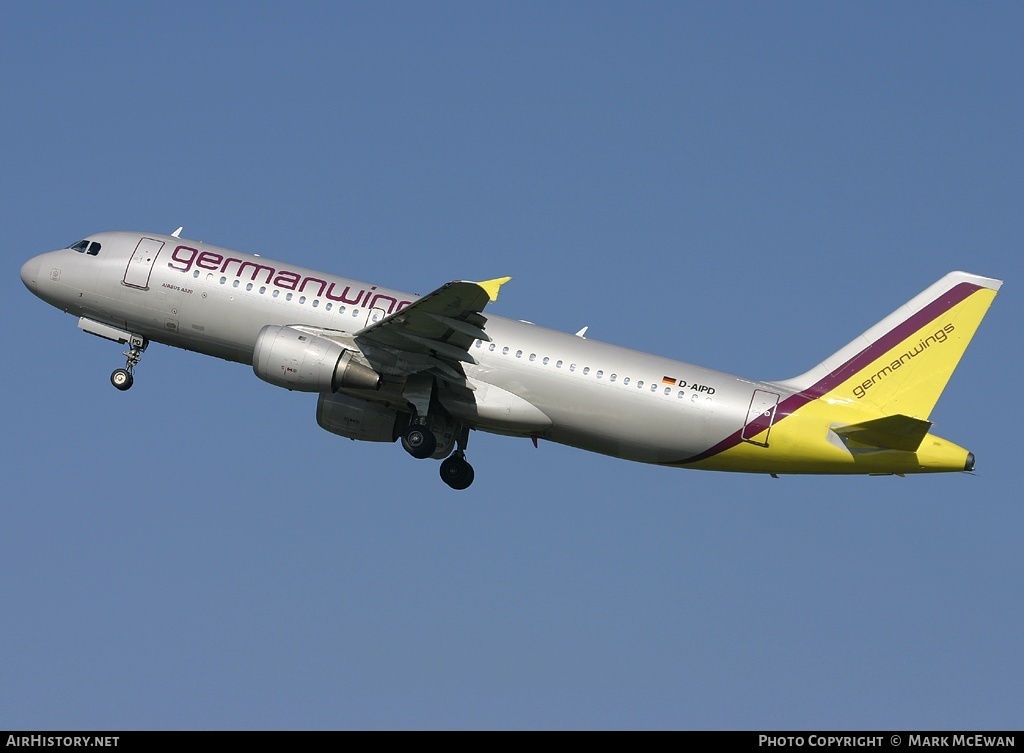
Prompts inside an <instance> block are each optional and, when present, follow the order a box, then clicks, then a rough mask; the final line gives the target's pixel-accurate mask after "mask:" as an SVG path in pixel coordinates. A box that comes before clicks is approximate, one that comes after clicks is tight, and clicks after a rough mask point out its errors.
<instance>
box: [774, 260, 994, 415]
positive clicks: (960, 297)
mask: <svg viewBox="0 0 1024 753" xmlns="http://www.w3.org/2000/svg"><path fill="white" fill-rule="evenodd" d="M1001 285H1002V282H1001V281H1000V280H993V279H990V278H988V277H980V276H978V275H972V274H968V273H967V272H950V273H949V274H948V275H946V276H945V277H943V278H942V279H941V280H939V281H938V282H936V283H935V284H934V285H932V286H931V287H929V288H928V289H927V290H925V291H924V292H923V293H921V294H920V295H918V296H916V297H914V298H913V299H912V300H911V301H909V302H908V303H906V304H904V305H903V306H901V307H900V308H899V309H897V310H896V311H895V312H893V313H892V314H890V315H889V316H887V317H886V318H885V319H883V320H882V321H881V322H879V323H878V324H876V325H875V326H874V327H872V328H871V329H869V330H868V331H867V332H865V333H864V334H863V335H861V336H860V337H858V338H857V339H856V340H854V341H853V342H851V343H850V344H849V345H847V346H846V347H845V348H843V349H842V350H840V351H839V352H837V353H835V354H834V355H832V356H830V357H829V358H827V359H825V360H824V361H823V362H822V363H821V364H819V365H818V366H816V367H815V368H813V369H811V370H810V371H808V372H807V373H805V374H802V375H800V376H798V377H796V378H794V379H790V380H787V381H785V382H783V383H782V384H783V385H784V386H786V387H789V388H791V389H796V390H798V391H801V392H807V393H809V394H810V395H811V396H814V397H827V398H829V399H836V400H843V401H845V402H851V403H855V404H859V405H862V406H864V407H867V408H870V409H871V411H872V412H877V413H879V414H881V415H894V414H901V415H904V416H910V417H913V418H917V419H927V418H928V416H929V414H930V413H931V411H932V408H934V407H935V403H936V402H937V401H938V399H939V395H941V394H942V390H943V389H944V388H945V386H946V384H947V382H949V378H950V376H951V375H952V373H953V370H954V369H955V368H956V366H957V364H958V363H959V362H960V358H961V357H962V356H963V354H964V351H965V350H966V349H967V344H968V343H969V342H970V341H971V338H972V337H973V336H974V333H975V331H977V329H978V325H979V324H980V323H981V320H982V319H983V318H984V317H985V312H987V311H988V307H989V306H990V305H991V304H992V300H993V299H994V298H995V296H996V292H997V291H998V290H999V287H1000V286H1001Z"/></svg>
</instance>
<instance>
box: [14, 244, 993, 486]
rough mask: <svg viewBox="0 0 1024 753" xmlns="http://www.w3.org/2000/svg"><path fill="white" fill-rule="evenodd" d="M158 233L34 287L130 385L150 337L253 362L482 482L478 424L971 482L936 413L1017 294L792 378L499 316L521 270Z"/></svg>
mask: <svg viewBox="0 0 1024 753" xmlns="http://www.w3.org/2000/svg"><path fill="white" fill-rule="evenodd" d="M180 232H181V229H180V228H179V230H178V231H177V232H175V233H173V234H172V235H162V234H159V233H137V232H111V233H98V234H96V235H90V236H89V237H87V238H85V239H83V240H81V241H78V242H77V243H74V244H72V245H71V246H69V247H68V248H65V249H61V250H59V251H51V252H49V253H45V254H41V255H39V256H36V257H34V258H32V259H30V260H29V261H28V262H26V263H25V265H24V266H23V267H22V268H21V279H22V280H23V281H24V283H25V285H26V286H27V287H28V289H29V290H30V291H32V293H34V294H35V295H37V296H38V297H39V298H41V299H43V300H44V301H46V302H47V303H49V304H51V305H52V306H55V307H57V308H59V309H61V310H63V311H65V312H67V313H69V314H71V315H72V316H75V317H77V318H78V326H79V328H80V329H83V330H85V331H86V332H89V333H91V334H94V335H98V336H100V337H103V338H106V339H109V340H114V341H116V342H119V343H125V344H127V345H128V350H127V351H126V352H125V356H126V358H127V362H126V364H125V367H124V368H119V369H116V370H115V371H114V372H113V374H111V377H110V379H111V382H112V383H113V385H114V386H115V387H116V388H118V389H120V390H127V389H128V388H129V387H131V386H132V383H133V381H134V372H135V367H136V366H137V365H138V363H139V360H140V359H141V357H142V353H143V351H144V350H145V349H146V347H147V346H148V345H149V343H150V342H159V343H164V344H166V345H171V346H174V347H178V348H184V349H187V350H192V351H196V352H199V353H205V354H207V355H211V356H217V357H218V358H224V359H228V360H231V361H238V362H240V363H245V364H250V365H251V366H252V368H253V371H254V372H255V373H256V376H258V377H259V378H260V379H263V380H265V381H267V382H270V383H271V384H274V385H277V386H279V387H284V388H286V389H289V390H300V391H304V392H313V393H317V395H318V399H317V407H316V419H317V422H318V423H319V424H320V426H322V427H323V428H324V429H326V430H327V431H330V432H333V433H334V434H338V435H340V436H343V437H348V438H349V439H360V440H365V441H370V442H395V441H401V444H402V446H403V447H404V448H405V450H406V451H407V452H408V453H409V454H410V455H412V456H413V457H416V458H421V459H422V458H435V459H438V460H442V461H443V462H442V463H441V466H440V471H441V478H442V479H443V480H444V482H445V483H446V484H448V486H450V487H452V488H453V489H465V488H466V487H468V486H469V485H470V484H471V483H472V482H473V475H474V473H473V468H472V466H471V465H470V464H469V463H468V462H467V461H466V445H467V444H468V441H469V434H470V431H471V430H472V429H479V430H481V431H486V432H491V433H495V434H505V435H509V436H514V437H527V438H531V439H532V440H533V441H534V442H536V441H537V440H539V439H546V440H549V441H552V442H559V443H561V444H566V445H570V446H573V447H579V448H581V449H584V450H590V451H592V452H599V453H603V454H605V455H611V456H614V457H619V458H625V459H627V460H636V461H639V462H643V463H654V464H659V465H670V466H677V467H682V468H698V469H706V470H719V471H742V472H749V473H767V474H772V475H777V474H782V473H829V474H840V473H844V474H845V473H858V474H859V473H868V474H899V475H902V474H906V473H928V472H939V471H970V470H972V469H973V468H974V455H973V454H971V453H970V452H968V451H967V450H965V449H963V448H961V447H958V446H957V445H955V444H953V443H952V442H949V441H947V440H945V439H942V438H940V437H938V436H936V435H934V434H932V433H931V422H930V421H929V420H928V417H929V414H930V413H931V411H932V408H933V407H934V406H935V403H936V402H937V401H938V399H939V396H940V394H941V393H942V390H943V388H944V387H945V386H946V383H947V382H948V381H949V378H950V375H951V374H952V373H953V370H954V369H955V368H956V365H957V363H959V361H960V358H961V356H962V355H963V353H964V350H965V349H966V348H967V344H968V343H969V342H970V340H971V338H972V337H973V336H974V333H975V331H976V330H977V328H978V325H979V324H980V323H981V320H982V318H984V316H985V313H986V311H987V310H988V307H989V306H990V305H991V303H992V300H993V299H994V298H995V295H996V292H997V291H998V290H999V287H1000V285H1001V284H1002V283H1001V282H1000V281H999V280H993V279H990V278H987V277H980V276H978V275H973V274H968V273H966V272H951V273H949V274H947V275H946V276H945V277H943V278H942V279H941V280H939V281H938V282H936V283H935V284H933V285H932V286H931V287H929V288H927V289H926V290H925V291H924V292H922V293H920V294H919V295H917V296H916V297H914V298H913V299H911V300H910V301H909V302H907V303H906V304H904V305H903V306H901V307H900V308H899V309H897V310H896V311H895V312H894V313H892V314H890V315H889V316H887V317H886V318H884V319H883V320H882V321H881V322H879V323H878V324H876V325H875V326H873V327H871V328H870V329H869V330H867V331H866V332H865V333H864V334H862V335H861V336H860V337H858V338H856V339H855V340H854V341H853V342H851V343H850V344H849V345H847V346H845V347H844V348H842V349H841V350H839V351H838V352H836V353H835V354H834V355H831V356H829V357H828V358H826V359H825V360H824V361H822V362H821V363H820V364H819V365H818V366H816V367H814V368H813V369H811V370H810V371H808V372H806V373H804V374H801V375H800V376H797V377H793V378H792V379H786V380H782V381H774V382H765V381H758V380H753V379H745V378H740V377H735V376H731V375H729V374H724V373H722V372H718V371H713V370H711V369H706V368H702V367H699V366H694V365H692V364H688V363H683V362H681V361H674V360H670V359H667V358H662V357H659V356H654V355H649V354H646V353H640V352H638V351H634V350H628V349H626V348H621V347H618V346H615V345H608V344H606V343H601V342H598V341H596V340H589V339H585V338H584V337H583V331H581V332H580V333H577V334H576V335H572V334H567V333H563V332H556V331H554V330H550V329H545V328H543V327H538V326H536V325H533V324H529V323H527V322H521V321H513V320H509V319H504V318H502V317H498V316H492V315H489V314H485V309H486V307H487V305H488V304H489V303H490V302H491V301H494V300H496V299H497V297H498V291H499V289H500V288H501V286H502V285H503V284H504V283H506V282H508V280H509V278H507V277H501V278H497V279H493V280H487V281H484V282H468V281H455V282H449V283H447V284H445V285H442V286H441V287H439V288H438V289H437V290H435V291H434V292H432V293H429V294H427V295H425V296H422V297H418V296H414V295H409V294H408V293H402V292H400V291H397V290H390V289H388V288H383V287H380V286H378V285H371V284H368V283H363V282H357V281H355V280H348V279H345V278H342V277H336V276H334V275H330V274H326V273H323V272H316V271H314V270H310V269H303V268H301V267H297V266H294V265H290V264H285V263H282V262H277V261H272V260H270V259H265V258H263V257H261V256H258V255H254V254H244V253H240V252H237V251H230V250H228V249H224V248H217V247H216V246H210V245H208V244H205V243H201V242H199V241H189V240H184V239H182V238H180V237H179V233H180Z"/></svg>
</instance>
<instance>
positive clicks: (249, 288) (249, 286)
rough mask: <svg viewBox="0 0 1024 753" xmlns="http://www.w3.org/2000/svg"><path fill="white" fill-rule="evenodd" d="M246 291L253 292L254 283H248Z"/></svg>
mask: <svg viewBox="0 0 1024 753" xmlns="http://www.w3.org/2000/svg"><path fill="white" fill-rule="evenodd" d="M245 289H246V290H252V283H251V282H250V283H246V286H245Z"/></svg>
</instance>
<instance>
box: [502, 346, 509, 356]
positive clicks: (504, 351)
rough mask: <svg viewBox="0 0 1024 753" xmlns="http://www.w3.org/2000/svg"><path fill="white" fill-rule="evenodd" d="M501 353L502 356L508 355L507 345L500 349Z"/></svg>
mask: <svg viewBox="0 0 1024 753" xmlns="http://www.w3.org/2000/svg"><path fill="white" fill-rule="evenodd" d="M501 355H503V356H507V355H508V346H507V345H506V346H505V347H504V348H502V349H501Z"/></svg>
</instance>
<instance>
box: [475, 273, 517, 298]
mask: <svg viewBox="0 0 1024 753" xmlns="http://www.w3.org/2000/svg"><path fill="white" fill-rule="evenodd" d="M511 279H512V278H511V277H495V278H494V279H493V280H484V281H483V282H478V283H477V285H479V286H480V287H482V288H483V289H484V292H485V293H487V295H488V297H489V298H490V299H491V300H492V301H496V300H498V290H499V288H501V286H502V285H504V284H505V283H506V282H508V281H509V280H511Z"/></svg>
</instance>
